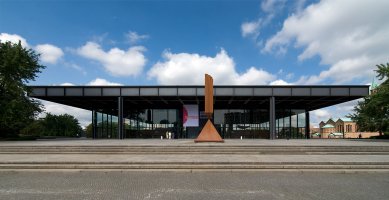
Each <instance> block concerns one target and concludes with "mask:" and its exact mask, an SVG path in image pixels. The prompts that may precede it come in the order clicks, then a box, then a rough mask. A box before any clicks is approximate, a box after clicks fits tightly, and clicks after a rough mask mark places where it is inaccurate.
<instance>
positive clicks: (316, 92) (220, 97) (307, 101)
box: [28, 85, 369, 113]
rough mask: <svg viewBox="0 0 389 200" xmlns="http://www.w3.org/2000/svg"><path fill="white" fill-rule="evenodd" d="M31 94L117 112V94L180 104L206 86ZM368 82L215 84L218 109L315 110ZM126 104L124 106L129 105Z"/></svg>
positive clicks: (149, 104) (151, 103) (34, 89)
mask: <svg viewBox="0 0 389 200" xmlns="http://www.w3.org/2000/svg"><path fill="white" fill-rule="evenodd" d="M29 88H30V89H31V93H29V94H28V96H30V97H33V98H37V99H42V100H47V101H51V102H56V103H60V104H64V105H69V106H74V107H78V108H83V109H87V110H101V111H106V112H113V113H115V112H116V110H117V105H118V103H117V102H118V97H119V96H121V97H124V102H125V105H126V106H127V108H128V107H130V108H129V109H144V108H177V107H178V106H181V105H183V104H199V105H203V104H204V86H29ZM368 94H369V86H367V85H337V86H333V85H331V86H298V85H288V86H214V103H215V104H214V108H215V109H254V108H268V107H269V97H272V96H274V97H275V100H276V107H278V108H280V107H281V108H293V109H306V110H316V109H319V108H323V107H327V106H332V105H336V104H339V103H343V102H347V101H351V100H354V99H359V98H362V97H365V96H367V95H368ZM127 108H125V109H127Z"/></svg>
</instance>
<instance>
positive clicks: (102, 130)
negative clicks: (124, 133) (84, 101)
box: [92, 111, 118, 139]
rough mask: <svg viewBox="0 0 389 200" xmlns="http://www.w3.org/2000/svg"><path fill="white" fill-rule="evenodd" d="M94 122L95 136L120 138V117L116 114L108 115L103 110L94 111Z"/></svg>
mask: <svg viewBox="0 0 389 200" xmlns="http://www.w3.org/2000/svg"><path fill="white" fill-rule="evenodd" d="M92 117H93V119H92V122H93V126H94V130H93V131H94V134H93V135H94V137H95V138H104V139H110V138H115V139H117V138H118V135H117V128H118V118H117V117H116V116H112V115H108V114H105V113H101V112H96V111H93V112H92Z"/></svg>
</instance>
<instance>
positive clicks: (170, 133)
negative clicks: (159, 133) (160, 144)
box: [168, 131, 172, 140]
mask: <svg viewBox="0 0 389 200" xmlns="http://www.w3.org/2000/svg"><path fill="white" fill-rule="evenodd" d="M168 134H169V140H170V139H172V132H170V131H169V132H168Z"/></svg>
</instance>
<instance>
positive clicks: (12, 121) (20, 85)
mask: <svg viewBox="0 0 389 200" xmlns="http://www.w3.org/2000/svg"><path fill="white" fill-rule="evenodd" d="M44 68H45V66H43V65H40V64H39V54H37V53H35V52H34V50H32V49H27V48H24V47H23V46H22V45H21V43H20V42H19V43H18V44H14V43H11V42H2V41H0V97H1V98H0V137H7V136H14V135H17V134H18V133H19V131H20V130H21V129H23V128H24V127H26V126H27V125H28V124H30V123H31V122H32V121H33V120H34V118H35V117H36V116H37V114H38V113H39V112H41V111H42V107H41V104H40V103H39V102H37V101H35V100H33V99H30V98H28V97H27V96H26V93H27V92H29V91H28V88H27V85H26V84H27V83H28V82H29V81H33V80H35V78H36V77H37V74H38V73H39V72H41V70H42V69H44Z"/></svg>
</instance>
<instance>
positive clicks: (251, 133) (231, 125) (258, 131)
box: [214, 109, 269, 139]
mask: <svg viewBox="0 0 389 200" xmlns="http://www.w3.org/2000/svg"><path fill="white" fill-rule="evenodd" d="M214 124H215V127H216V129H217V130H218V131H219V133H220V135H221V136H222V138H241V137H242V138H247V139H248V138H252V139H254V138H267V139H268V138H269V112H268V110H266V109H256V110H243V109H222V110H215V111H214Z"/></svg>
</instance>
